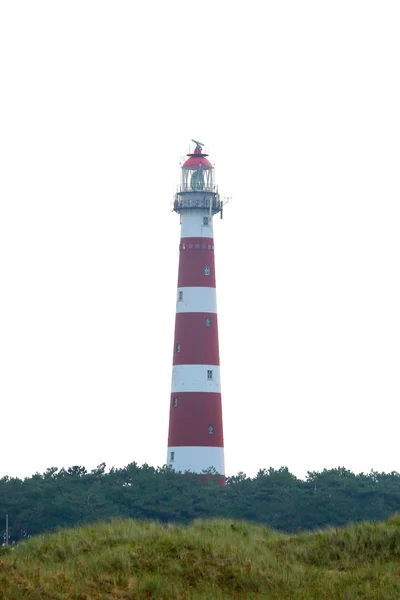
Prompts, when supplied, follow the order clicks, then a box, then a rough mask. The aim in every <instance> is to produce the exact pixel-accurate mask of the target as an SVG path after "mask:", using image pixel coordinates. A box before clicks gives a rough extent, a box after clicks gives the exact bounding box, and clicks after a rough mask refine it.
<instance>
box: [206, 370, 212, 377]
mask: <svg viewBox="0 0 400 600" xmlns="http://www.w3.org/2000/svg"><path fill="white" fill-rule="evenodd" d="M207 379H212V370H211V369H208V370H207Z"/></svg>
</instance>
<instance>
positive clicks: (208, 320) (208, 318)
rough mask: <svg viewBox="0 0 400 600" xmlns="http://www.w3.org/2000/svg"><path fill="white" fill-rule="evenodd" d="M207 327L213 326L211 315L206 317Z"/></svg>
mask: <svg viewBox="0 0 400 600" xmlns="http://www.w3.org/2000/svg"><path fill="white" fill-rule="evenodd" d="M206 327H211V317H206Z"/></svg>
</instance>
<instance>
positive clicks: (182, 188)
mask: <svg viewBox="0 0 400 600" xmlns="http://www.w3.org/2000/svg"><path fill="white" fill-rule="evenodd" d="M182 192H212V193H213V194H217V193H218V186H217V185H203V187H192V186H191V185H189V184H184V183H182V184H180V185H178V187H177V194H182Z"/></svg>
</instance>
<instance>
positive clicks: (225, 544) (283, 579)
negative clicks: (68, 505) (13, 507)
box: [0, 516, 400, 600]
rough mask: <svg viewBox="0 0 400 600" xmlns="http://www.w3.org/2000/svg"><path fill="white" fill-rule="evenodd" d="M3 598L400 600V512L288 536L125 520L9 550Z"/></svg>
mask: <svg viewBox="0 0 400 600" xmlns="http://www.w3.org/2000/svg"><path fill="white" fill-rule="evenodd" d="M0 598H1V600H22V599H23V600H25V599H29V600H67V599H68V600H73V599H76V600H78V599H79V600H106V599H112V600H114V599H115V600H117V599H118V600H128V599H134V598H143V599H147V598H156V599H165V600H173V599H175V598H177V599H191V600H205V599H209V600H219V599H221V600H222V599H228V598H243V599H246V600H247V599H248V600H251V599H259V598H276V599H279V600H284V599H286V598H304V599H307V600H312V599H314V598H315V599H318V600H320V599H323V598H329V599H345V600H354V599H357V598H360V599H361V598H362V599H372V598H374V599H377V600H378V599H379V600H386V599H388V600H392V599H393V600H398V599H399V598H400V516H394V517H393V518H392V519H390V520H389V521H387V522H385V523H379V524H375V523H364V524H361V525H353V526H349V527H347V528H344V529H327V530H324V531H320V532H314V533H299V534H297V535H291V536H289V535H284V534H280V533H276V532H274V531H272V530H271V529H268V528H267V527H264V526H259V525H254V524H251V523H248V522H241V521H231V520H211V521H200V520H199V521H195V522H194V523H193V524H192V525H190V526H188V527H183V526H163V525H160V524H158V523H154V522H137V521H132V520H120V519H118V520H117V519H116V520H113V521H111V522H110V523H97V524H94V525H91V526H87V527H83V528H79V529H72V530H61V531H59V532H58V533H56V534H53V535H45V536H43V537H37V538H31V539H30V540H28V541H26V542H24V543H21V544H19V545H18V546H16V547H14V548H12V549H8V550H7V549H3V550H1V551H0Z"/></svg>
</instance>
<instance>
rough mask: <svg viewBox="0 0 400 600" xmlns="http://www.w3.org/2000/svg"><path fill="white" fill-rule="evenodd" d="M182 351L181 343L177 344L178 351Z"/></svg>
mask: <svg viewBox="0 0 400 600" xmlns="http://www.w3.org/2000/svg"><path fill="white" fill-rule="evenodd" d="M180 351H181V345H180V344H176V352H177V353H179V352H180Z"/></svg>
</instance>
